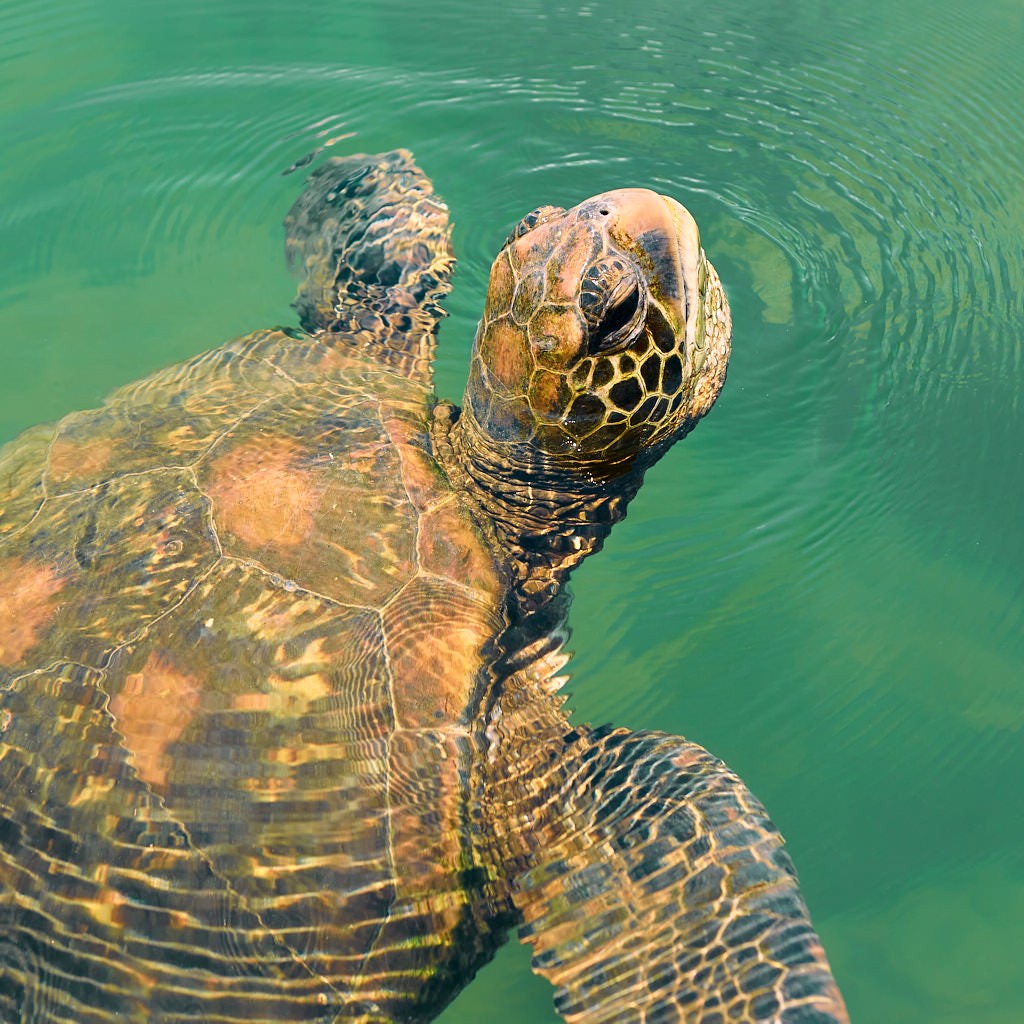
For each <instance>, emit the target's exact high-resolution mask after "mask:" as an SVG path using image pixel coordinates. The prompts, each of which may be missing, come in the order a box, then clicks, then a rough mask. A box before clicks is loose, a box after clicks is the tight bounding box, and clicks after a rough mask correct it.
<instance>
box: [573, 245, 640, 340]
mask: <svg viewBox="0 0 1024 1024" xmlns="http://www.w3.org/2000/svg"><path fill="white" fill-rule="evenodd" d="M609 282H613V283H609ZM580 310H581V312H582V313H583V316H584V318H585V319H586V321H587V324H588V325H589V327H590V332H589V338H588V342H587V346H588V348H589V350H590V354H591V355H596V354H597V353H598V352H608V351H610V350H612V349H615V348H621V347H623V346H624V344H625V343H628V342H629V341H632V340H633V338H634V337H635V336H636V334H637V333H638V332H639V329H640V327H641V326H642V325H643V323H644V321H645V318H646V315H647V302H646V293H645V290H644V289H643V287H642V286H641V283H640V280H639V279H638V277H637V275H636V271H635V270H634V269H633V268H632V267H631V266H630V265H628V264H627V263H626V262H625V261H624V260H621V259H614V258H613V259H610V260H608V261H607V263H606V264H603V265H601V264H599V265H598V266H595V267H593V268H592V269H591V271H590V272H589V273H588V274H587V276H586V279H585V280H584V284H583V288H582V289H581V291H580Z"/></svg>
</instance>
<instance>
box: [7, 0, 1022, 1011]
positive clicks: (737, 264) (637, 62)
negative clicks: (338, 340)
mask: <svg viewBox="0 0 1024 1024" xmlns="http://www.w3.org/2000/svg"><path fill="white" fill-rule="evenodd" d="M847 6H848V8H849V13H835V12H834V10H833V9H832V7H831V6H830V5H824V4H819V3H814V2H811V0H794V2H791V3H778V2H771V3H768V2H763V3H757V4H754V3H739V2H738V0H720V2H719V3H717V4H714V5H695V4H688V3H680V2H678V0H676V2H673V3H668V2H666V0H647V2H645V3H642V4H640V3H629V2H626V3H623V2H622V0H618V2H611V0H599V2H593V3H587V4H582V5H572V6H566V7H561V6H556V5H552V4H551V3H548V2H543V3H540V2H535V0H528V2H521V3H519V4H518V5H514V6H513V5H498V4H494V5H491V4H480V3H478V2H469V0H443V2H440V3H433V4H429V5H428V4H413V3H410V2H405V3H398V2H394V0H383V2H382V0H377V2H375V3H373V4H367V5H365V6H356V5H352V4H347V3H344V2H342V3H334V4H316V5H313V4H309V3H306V2H304V0H302V2H295V3H287V4H286V3H283V2H280V0H278V2H271V0H263V2H258V0H252V2H248V3H243V2H238V0H204V2H202V3H200V2H198V0H180V2H178V3H176V4H166V3H159V4H158V3H153V2H149V0H132V2H127V0H94V2H87V0H36V2H34V3H32V4H28V3H9V2H0V140H2V143H3V154H4V159H3V161H2V163H0V440H5V439H7V438H9V437H11V436H13V435H14V434H16V433H17V432H18V431H19V430H20V429H22V428H23V427H25V426H27V425H29V424H31V423H34V422H37V421H39V420H43V419H48V418H54V417H57V416H59V415H60V414H62V413H64V412H66V411H68V410H70V409H74V408H81V407H86V406H89V405H92V404H95V403H96V402H97V401H99V400H100V398H101V397H102V396H103V395H104V394H105V393H106V392H107V391H108V390H109V389H110V388H112V387H113V386H115V385H117V384H120V383H123V382H124V381H127V380H131V379H133V378H135V377H138V376H140V375H141V374H143V373H145V372H147V371H149V370H151V369H153V368H156V367H158V366H162V365H165V364H167V363H170V362H174V361H176V360H178V359H181V358H184V357H186V356H188V355H191V354H193V353H195V352H197V351H200V350H202V349H204V348H207V347H210V346H213V345H216V344H219V343H220V342H221V341H223V340H226V339H227V338H229V337H231V336H234V335H237V334H241V333H245V332H247V331H249V330H252V329H254V328H257V327H260V326H265V325H268V324H273V323H289V322H293V318H292V316H291V314H290V310H289V301H290V298H291V293H292V288H293V284H292V282H291V281H290V280H289V278H288V276H287V273H286V271H285V269H284V264H283V260H282V257H281V232H280V220H281V217H282V215H283V213H284V212H285V210H286V209H287V208H288V206H289V205H290V203H291V201H292V199H293V198H294V196H295V195H296V194H297V193H298V191H299V189H300V187H301V176H302V171H301V170H300V171H298V172H296V173H295V174H293V175H291V176H282V175H281V171H283V170H284V169H286V168H287V167H289V166H290V165H292V164H293V163H294V162H296V161H298V160H300V159H301V158H302V157H304V156H305V155H306V154H308V153H309V152H310V151H312V150H313V149H314V148H316V147H317V146H322V145H328V146H329V148H330V150H331V151H332V152H336V153H342V152H347V151H354V150H364V151H370V152H372V151H376V150H380V149H386V148H392V147H395V146H399V145H401V146H407V147H409V148H411V149H413V150H414V151H415V153H416V155H417V157H418V159H419V161H420V163H421V164H422V165H423V166H424V168H426V169H427V171H428V172H429V173H430V174H431V175H432V176H433V178H434V180H435V182H436V184H437V187H438V189H439V191H441V192H442V194H443V195H444V196H445V197H446V199H447V200H448V203H449V205H450V207H451V209H452V213H453V217H454V219H455V222H456V231H455V244H456V247H457V250H458V253H459V255H460V258H461V263H460V269H459V272H458V276H457V279H456V288H455V292H454V294H453V296H452V298H451V300H450V302H449V303H448V308H449V310H450V312H451V314H452V315H451V318H450V319H449V320H448V321H447V322H446V324H445V327H444V331H443V335H442V355H441V359H440V364H439V388H440V390H441V392H442V393H444V394H447V395H450V396H453V397H457V396H458V394H459V393H460V392H461V388H462V382H463V379H464V373H465V370H464V367H465V365H466V359H467V354H468V351H469V344H470V340H471V335H472V331H473V327H474V325H475V321H476V318H477V316H478V313H479V309H480V307H481V302H482V295H483V290H484V286H485V281H486V270H487V266H488V264H489V261H490V258H491V256H492V254H493V252H494V251H495V250H496V248H497V246H498V244H499V243H500V241H501V239H502V238H503V237H504V235H505V233H506V231H507V230H508V228H509V226H510V224H511V223H513V222H514V221H515V220H516V219H518V217H519V216H520V215H521V214H523V213H524V212H526V211H527V210H529V209H530V208H532V207H534V206H536V205H538V204H540V203H543V202H551V203H559V204H565V205H568V204H571V203H573V202H575V201H577V200H579V199H580V198H582V197H584V196H586V195H589V194H592V193H594V192H598V191H601V190H603V189H607V188H611V187H615V186H619V185H632V184H637V185H650V186H653V187H656V188H657V189H659V190H660V191H665V192H669V193H670V194H672V195H674V196H676V197H678V198H679V199H681V200H682V201H683V202H684V203H686V204H687V205H688V206H689V207H690V209H691V210H692V211H693V213H694V214H695V216H696V218H697V220H698V222H699V223H700V225H701V227H702V231H703V236H704V241H705V245H706V247H707V249H708V252H709V254H710V255H711V258H712V259H713V261H714V262H715V265H716V266H717V268H718V269H719V271H720V273H721V275H722V278H723V280H724V281H725V283H726V286H727V288H728V290H729V294H730V298H731V302H732V306H733V314H734V319H735V325H736V333H735V339H734V346H735V351H734V357H733V362H732V366H731V370H730V379H729V383H728V385H727V387H726V390H725V393H724V396H723V398H722V399H721V401H720V403H719V406H718V408H717V409H716V410H715V412H714V413H713V414H712V415H711V417H710V418H709V420H708V421H707V422H706V423H705V424H703V425H702V426H701V427H700V428H699V429H698V430H697V431H696V433H695V434H694V435H693V436H692V437H691V438H690V439H689V440H688V441H687V442H686V443H685V444H684V445H683V446H681V448H680V449H679V450H677V451H675V452H673V453H672V455H671V456H670V457H668V458H667V459H666V460H665V462H664V463H662V464H661V465H659V466H658V467H657V469H656V470H655V471H653V472H652V473H651V475H650V478H649V480H648V482H647V484H646V485H645V488H644V490H643V492H642V493H641V495H640V497H639V498H638V499H637V501H636V503H635V504H634V506H633V507H632V508H631V510H630V515H629V518H628V520H627V521H626V522H625V523H624V524H622V525H621V526H620V527H619V528H618V529H617V530H616V532H615V534H614V535H613V537H612V538H611V541H610V542H609V544H608V546H607V548H606V550H605V552H604V553H603V554H602V555H601V556H600V557H599V558H597V559H594V560H592V561H591V562H590V563H588V564H587V565H585V566H584V567H583V569H582V570H580V572H579V573H578V574H577V577H576V579H575V584H574V589H575V592H576V595H577V596H576V603H575V606H574V612H573V628H574V636H573V645H572V646H573V648H574V650H575V651H576V657H575V660H574V663H573V669H574V679H573V682H572V684H571V688H572V690H573V694H574V697H573V706H574V707H575V709H576V714H577V717H578V718H579V719H581V720H590V721H606V720H612V721H615V722H616V723H620V724H624V725H629V726H632V727H652V728H662V729H667V730H671V731H674V732H681V733H685V734H686V735H687V736H689V737H690V738H692V739H695V740H697V741H699V742H701V743H703V744H705V745H706V746H708V747H709V748H711V749H712V750H713V751H714V752H715V753H717V754H719V755H720V756H722V757H724V758H725V759H726V760H727V761H729V763H730V764H731V765H732V766H733V767H734V768H736V769H737V770H738V771H739V772H740V774H742V775H743V776H744V778H745V779H746V780H747V781H748V783H749V784H750V785H751V787H752V788H753V789H754V790H755V792H757V793H758V794H759V795H760V796H761V798H762V799H763V800H764V801H765V803H766V804H767V806H768V808H769V809H770V811H771V812H772V814H773V816H774V818H775V820H776V821H777V822H778V824H779V825H780V827H781V828H782V830H783V832H784V833H785V834H786V836H787V837H788V839H789V843H790V849H791V852H792V855H793V857H794V859H795V861H796V863H797V866H798V868H799V870H800V873H801V877H802V880H803V883H804V888H805V891H806V895H807V899H808V902H809V904H810V906H811V909H812V913H813V915H814V918H815V921H816V924H817V926H818V929H819V931H820V932H821V935H822V937H823V939H824V941H825V945H826V948H827V949H828V951H829V954H830V956H831V959H832V963H833V965H834V967H835V971H836V975H837V977H838V979H839V982H840V984H841V986H842V987H843V989H844V992H845V994H846V996H847V1000H848V1002H849V1005H850V1010H851V1013H852V1016H853V1018H854V1020H855V1021H860V1022H869V1021H883V1022H885V1021H900V1022H905V1024H918V1022H920V1024H924V1022H928V1024H968V1022H970V1024H1015V1022H1018V1021H1020V1020H1022V1019H1024V970H1022V969H1021V954H1022V951H1024V543H1022V539H1021V537H1022V529H1021V517H1022V509H1024V410H1022V401H1021V398H1020V394H1021V377H1022V371H1024V300H1022V294H1024V285H1022V282H1024V245H1022V241H1021V240H1022V238H1024V118H1022V117H1021V111H1022V110H1024V7H1022V5H1021V4H1020V3H1019V0H979V2H976V3H973V4H971V5H969V7H967V6H965V5H960V4H955V3H953V2H952V0H929V2H927V3H926V2H924V0H914V2H907V0H895V2H894V0H867V2H865V3H862V4H856V5H853V4H851V5H847ZM332 143H333V144H332ZM443 1019H444V1020H445V1021H446V1022H448V1024H455V1022H460V1021H475V1020H480V1019H485V1020H488V1021H507V1022H520V1021H522V1022H527V1021H530V1022H532V1021H542V1020H554V1019H555V1018H554V1016H553V1013H552V1011H551V1010H550V1009H549V994H548V992H547V990H546V987H545V985H544V983H543V982H541V981H540V980H538V979H536V978H534V977H533V976H532V975H531V974H530V972H529V970H528V956H527V954H526V952H525V951H524V950H523V949H522V948H520V947H518V946H516V945H511V946H509V947H507V948H506V949H505V950H504V951H503V952H502V953H501V955H500V956H499V958H498V959H497V960H496V961H495V963H494V964H493V965H491V966H489V967H488V968H486V969H485V970H484V971H483V972H482V974H481V975H480V977H479V978H478V979H477V981H476V983H475V984H474V985H473V986H471V988H470V989H468V990H467V991H466V992H465V993H464V994H463V995H462V996H461V997H460V998H459V1000H458V1001H457V1002H456V1003H455V1004H454V1005H453V1006H452V1007H451V1009H450V1010H449V1011H448V1012H447V1013H446V1014H445V1016H444V1018H443Z"/></svg>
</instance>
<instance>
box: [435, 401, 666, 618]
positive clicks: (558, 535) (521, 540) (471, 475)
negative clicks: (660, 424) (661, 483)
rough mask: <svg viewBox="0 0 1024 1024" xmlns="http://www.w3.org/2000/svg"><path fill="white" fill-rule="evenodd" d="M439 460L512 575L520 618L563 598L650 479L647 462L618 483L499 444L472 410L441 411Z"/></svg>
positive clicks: (443, 406)
mask: <svg viewBox="0 0 1024 1024" xmlns="http://www.w3.org/2000/svg"><path fill="white" fill-rule="evenodd" d="M433 437H434V450H435V457H436V458H437V460H438V462H439V463H440V464H441V466H442V467H443V468H444V470H445V472H446V473H447V474H448V477H449V479H450V480H451V482H452V483H453V484H454V485H455V487H456V488H457V489H458V490H459V491H460V492H461V493H462V495H463V496H464V498H465V499H466V501H467V502H468V503H469V504H470V507H471V508H472V509H473V512H474V514H475V516H476V519H477V521H478V523H479V525H480V527H481V529H483V531H484V532H485V534H487V535H488V537H489V539H490V540H491V542H492V543H494V544H495V545H496V546H497V548H498V550H499V551H500V552H501V553H502V555H503V556H504V559H505V562H506V565H507V569H508V572H509V574H510V576H511V580H510V582H511V584H512V600H513V604H514V605H515V606H516V607H515V608H513V609H511V610H512V612H513V617H516V616H515V613H516V612H518V613H519V614H522V615H532V614H533V613H535V612H537V611H539V610H541V609H542V608H545V607H547V606H548V605H549V603H550V602H551V601H552V600H553V599H554V598H555V597H557V596H558V594H559V593H560V592H561V590H562V587H563V585H564V583H565V581H566V579H567V578H568V576H569V574H570V573H571V572H572V570H573V569H574V568H575V567H576V566H577V565H578V564H579V563H580V562H582V561H583V559H584V558H586V557H587V556H588V555H590V554H592V553H593V552H595V551H600V549H601V546H602V545H603V543H604V539H605V537H607V536H608V534H609V532H610V531H611V528H612V527H613V526H614V525H615V524H616V523H617V522H618V521H619V520H620V519H622V518H623V517H624V516H625V514H626V506H627V505H628V504H629V501H630V499H632V497H633V496H634V495H635V494H636V492H637V490H638V489H639V487H640V484H641V483H642V482H643V472H644V468H645V467H646V465H647V463H646V462H645V463H643V464H642V465H641V464H638V465H637V466H636V467H635V468H633V469H631V470H628V471H626V472H624V473H623V474H621V475H620V476H618V477H616V478H615V479H614V480H607V479H604V480H601V479H591V478H588V477H586V476H585V475H580V474H575V473H569V472H567V471H566V470H565V469H562V468H559V467H558V466H557V465H556V464H555V463H554V462H553V460H552V459H551V458H550V456H547V455H545V454H543V453H541V452H538V451H537V450H536V449H535V448H533V447H532V446H530V445H529V444H528V443H520V444H517V445H515V446H510V445H509V444H508V443H503V444H500V445H499V444H496V443H495V442H494V441H493V440H492V439H491V438H490V437H489V436H488V435H487V433H486V432H485V431H484V430H483V429H482V428H481V427H480V426H479V424H478V423H477V422H476V420H475V418H474V416H473V413H472V410H471V409H470V408H469V407H468V406H467V407H466V408H465V409H464V410H462V411H461V412H460V411H459V409H458V408H457V407H456V406H454V405H452V404H451V403H449V402H442V403H439V404H438V405H437V406H436V407H435V410H434V428H433Z"/></svg>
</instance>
